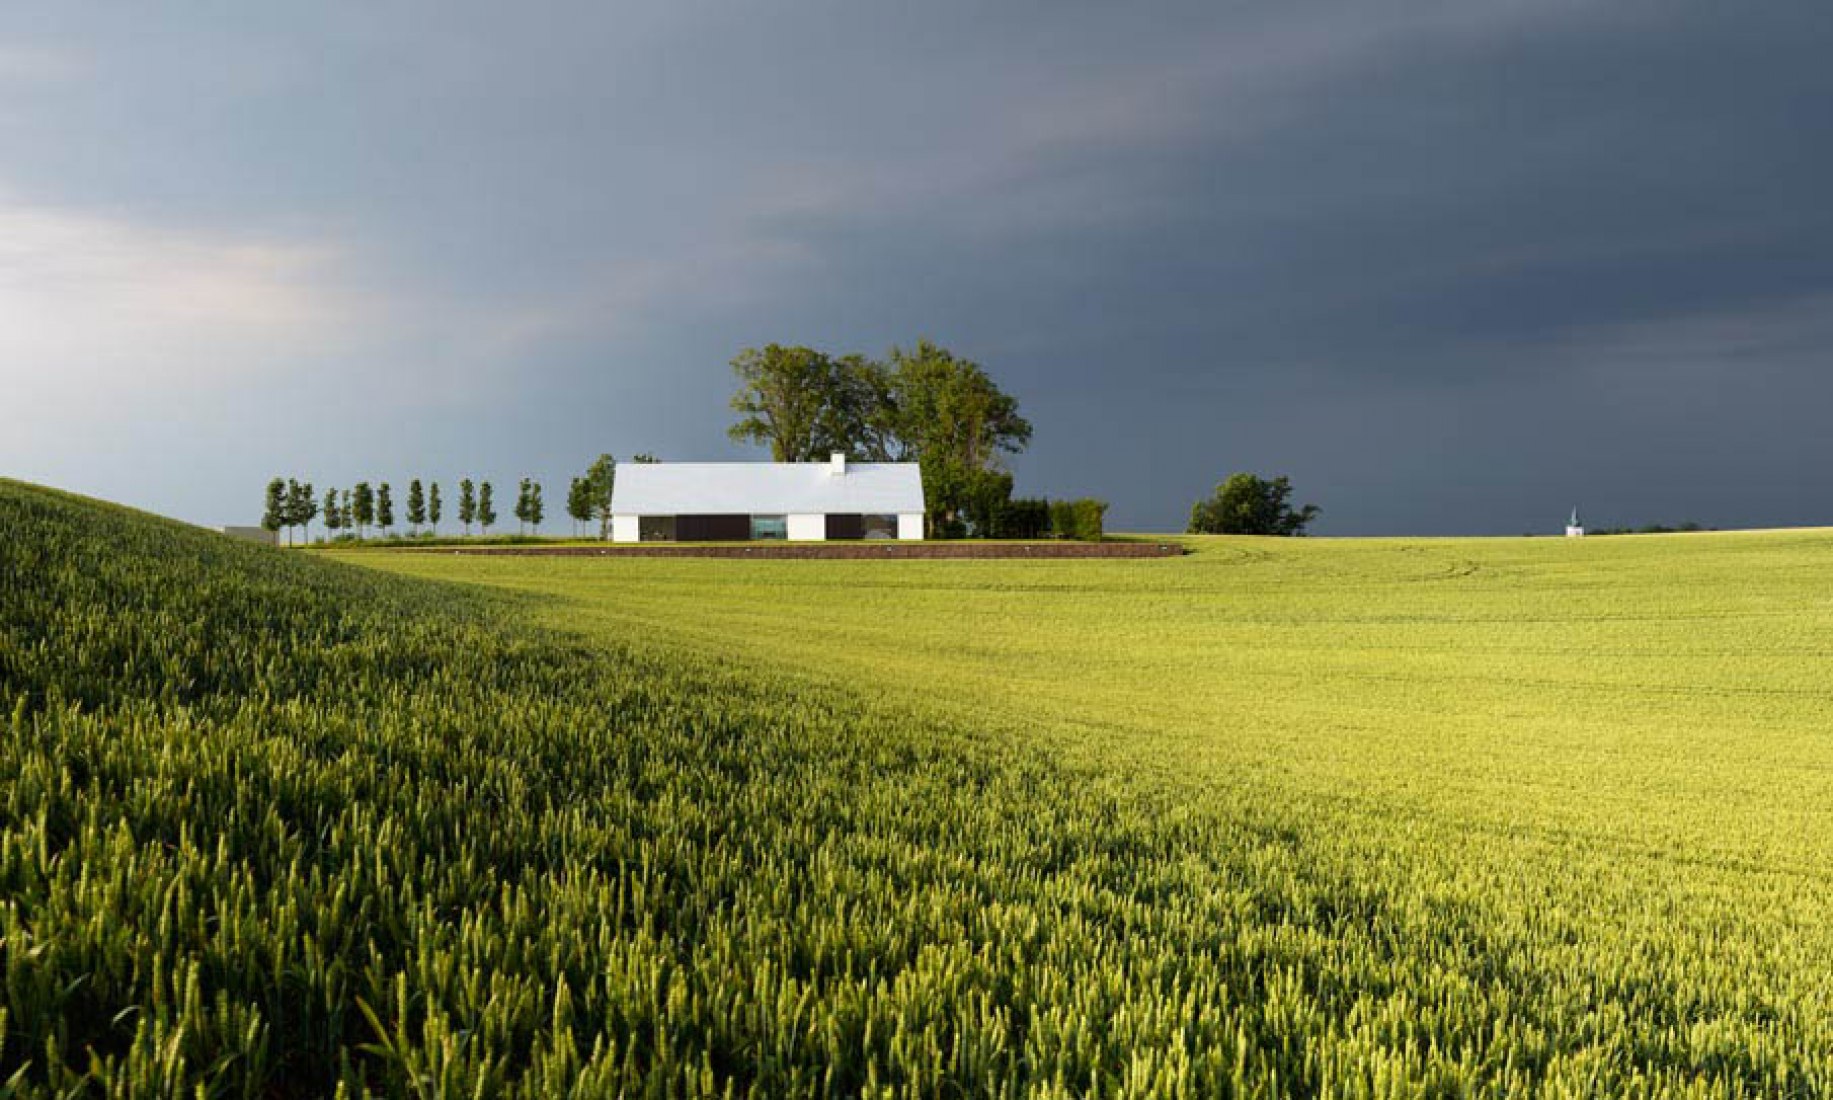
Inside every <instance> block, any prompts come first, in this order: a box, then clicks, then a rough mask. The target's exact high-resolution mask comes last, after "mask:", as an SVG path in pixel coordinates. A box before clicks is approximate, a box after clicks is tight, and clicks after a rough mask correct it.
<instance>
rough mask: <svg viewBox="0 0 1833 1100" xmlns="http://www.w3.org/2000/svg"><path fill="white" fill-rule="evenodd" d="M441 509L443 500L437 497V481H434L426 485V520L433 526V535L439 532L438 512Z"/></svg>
mask: <svg viewBox="0 0 1833 1100" xmlns="http://www.w3.org/2000/svg"><path fill="white" fill-rule="evenodd" d="M442 509H443V502H442V501H441V500H440V499H439V483H438V482H437V481H435V482H433V483H432V484H430V485H428V486H427V487H426V521H427V523H428V524H429V525H430V526H431V527H432V528H433V534H435V535H437V534H438V533H439V513H440V511H441V510H442Z"/></svg>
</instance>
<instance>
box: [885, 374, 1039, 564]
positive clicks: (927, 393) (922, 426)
mask: <svg viewBox="0 0 1833 1100" xmlns="http://www.w3.org/2000/svg"><path fill="white" fill-rule="evenodd" d="M886 367H887V369H888V371H889V393H890V400H891V403H892V404H891V409H890V412H889V414H888V417H889V422H890V424H891V425H892V431H891V432H890V433H889V438H890V440H891V447H890V451H891V455H892V457H895V458H900V459H905V460H909V459H915V460H916V461H917V462H920V463H921V464H922V466H923V492H924V496H925V497H927V498H928V499H927V500H926V502H925V503H926V505H927V507H928V511H929V522H930V533H931V534H932V535H946V534H951V533H955V532H956V529H957V528H958V526H959V524H960V522H961V519H962V516H963V514H964V513H965V512H967V511H968V510H969V509H970V508H972V509H974V510H980V509H984V508H987V507H991V506H992V505H991V504H990V503H989V496H990V495H997V479H998V475H999V474H1000V472H1001V469H1002V467H1003V466H1004V464H1005V457H1006V456H1007V455H1012V454H1017V453H1019V452H1020V451H1022V450H1024V449H1025V447H1026V445H1027V444H1029V443H1030V442H1031V423H1030V421H1028V420H1026V419H1025V418H1024V417H1023V416H1020V415H1019V412H1018V401H1017V399H1016V398H1014V397H1012V396H1011V395H1010V394H1008V393H1006V392H1005V391H1004V390H1002V389H1000V388H999V386H998V385H997V384H996V383H995V382H994V381H993V379H992V378H991V377H990V376H989V375H988V374H987V373H986V371H985V370H984V369H983V368H982V367H981V366H980V364H978V363H975V362H973V361H972V360H970V359H964V358H962V357H960V356H958V355H955V354H954V353H953V352H950V351H948V350H947V349H945V348H942V347H939V346H937V345H936V344H934V343H931V342H930V341H928V340H919V341H917V343H916V345H915V346H914V347H912V348H910V349H908V350H905V349H903V348H895V347H894V348H892V349H891V353H890V356H889V357H888V361H887V364H886ZM1005 484H1006V485H1007V486H1008V495H1009V486H1010V479H1006V482H1005Z"/></svg>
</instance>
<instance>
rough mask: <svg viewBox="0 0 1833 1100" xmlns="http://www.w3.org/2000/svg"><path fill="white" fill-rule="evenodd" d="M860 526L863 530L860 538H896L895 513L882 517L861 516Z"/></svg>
mask: <svg viewBox="0 0 1833 1100" xmlns="http://www.w3.org/2000/svg"><path fill="white" fill-rule="evenodd" d="M859 518H860V520H861V526H862V527H864V529H865V534H864V535H863V536H862V537H864V538H868V539H894V538H896V537H897V513H895V512H892V513H888V514H884V515H871V516H861V517H859Z"/></svg>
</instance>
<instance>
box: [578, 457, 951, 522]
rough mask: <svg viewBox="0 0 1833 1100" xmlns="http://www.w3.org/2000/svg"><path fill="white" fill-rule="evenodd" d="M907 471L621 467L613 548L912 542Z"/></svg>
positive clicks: (917, 516) (918, 505)
mask: <svg viewBox="0 0 1833 1100" xmlns="http://www.w3.org/2000/svg"><path fill="white" fill-rule="evenodd" d="M922 537H923V475H922V473H921V471H920V470H919V469H918V467H917V464H916V463H914V462H848V461H847V459H846V456H845V455H841V454H836V455H834V456H833V457H832V458H830V459H829V460H828V461H826V462H649V463H631V464H628V465H620V466H619V467H618V468H617V481H616V483H615V484H614V485H613V487H612V492H611V540H612V541H613V542H727V541H747V540H752V539H786V540H788V541H791V542H825V541H828V540H830V539H920V538H922Z"/></svg>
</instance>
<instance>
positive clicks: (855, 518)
mask: <svg viewBox="0 0 1833 1100" xmlns="http://www.w3.org/2000/svg"><path fill="white" fill-rule="evenodd" d="M865 518H866V517H864V516H861V515H845V514H837V513H829V514H828V517H827V537H828V538H830V539H863V538H865V537H866V525H865Z"/></svg>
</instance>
